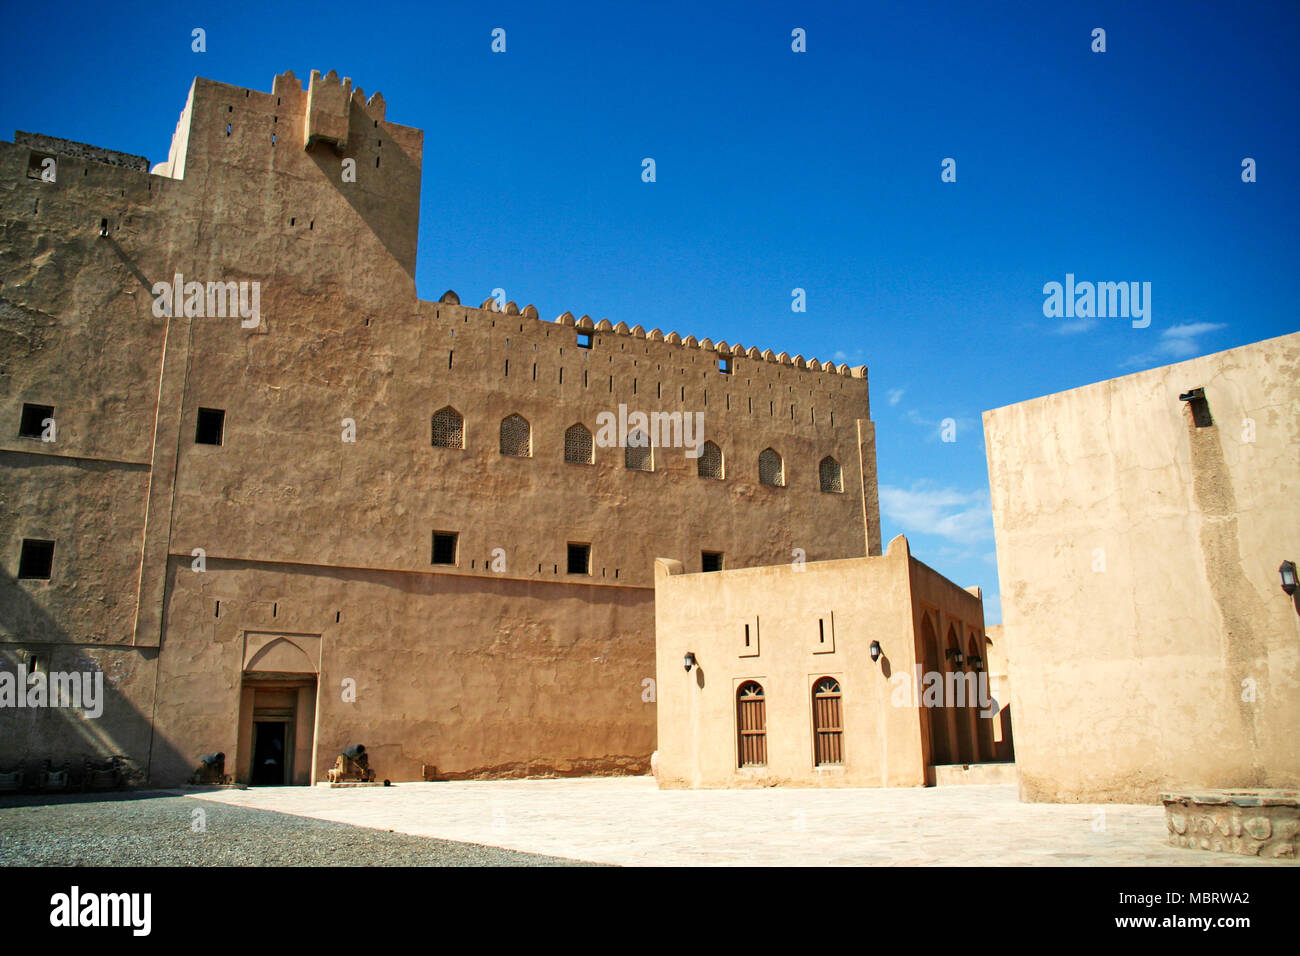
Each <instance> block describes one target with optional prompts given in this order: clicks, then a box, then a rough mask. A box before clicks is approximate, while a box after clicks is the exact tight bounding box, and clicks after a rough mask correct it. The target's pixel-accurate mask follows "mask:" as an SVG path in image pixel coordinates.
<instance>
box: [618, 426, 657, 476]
mask: <svg viewBox="0 0 1300 956" xmlns="http://www.w3.org/2000/svg"><path fill="white" fill-rule="evenodd" d="M623 464H624V465H625V466H626V467H627V468H629V469H631V470H632V471H654V470H655V455H654V449H653V448H651V447H650V436H649V435H647V434H646V433H645V432H643V431H641V429H639V428H638V429H636V430H635V431H633V432H630V433H629V434H628V436H627V447H626V448H624V449H623Z"/></svg>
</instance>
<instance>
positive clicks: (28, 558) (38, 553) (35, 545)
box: [18, 538, 54, 581]
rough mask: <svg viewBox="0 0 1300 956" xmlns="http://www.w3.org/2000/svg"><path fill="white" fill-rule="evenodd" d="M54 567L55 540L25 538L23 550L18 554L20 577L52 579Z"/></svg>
mask: <svg viewBox="0 0 1300 956" xmlns="http://www.w3.org/2000/svg"><path fill="white" fill-rule="evenodd" d="M53 567H54V542H53V541H42V540H40V539H37V538H23V547H22V551H21V552H20V553H19V555H18V577H19V578H31V579H34V580H45V581H48V580H49V579H50V571H51V569H52V568H53Z"/></svg>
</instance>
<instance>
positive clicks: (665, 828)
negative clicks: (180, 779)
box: [185, 777, 1294, 866]
mask: <svg viewBox="0 0 1300 956" xmlns="http://www.w3.org/2000/svg"><path fill="white" fill-rule="evenodd" d="M185 793H186V794H187V795H189V796H194V797H196V798H198V799H201V800H206V801H211V802H214V803H223V804H229V805H233V806H240V807H249V808H257V809H263V810H275V811H278V812H280V813H286V814H293V815H297V816H304V817H313V818H315V819H318V820H328V821H333V822H337V823H348V824H352V825H355V826H360V827H373V828H375V829H379V830H392V831H394V832H396V833H404V834H410V835H413V836H423V837H437V838H439V839H442V840H451V841H458V842H461V843H469V844H482V845H486V846H495V847H502V848H506V849H510V850H517V851H521V852H524V853H530V854H540V855H544V856H550V857H567V858H570V859H574V860H585V861H590V862H597V863H614V864H623V865H642V866H645V865H648V866H680V865H688V866H689V865H700V864H703V865H729V864H753V865H796V866H803V865H817V864H852V865H876V866H880V865H935V864H938V865H955V866H970V865H977V866H1033V865H1043V864H1045V865H1058V866H1059V865H1065V866H1097V865H1109V866H1198V865H1200V866H1252V865H1253V866H1294V864H1293V863H1290V862H1285V861H1275V860H1270V861H1264V860H1256V859H1252V858H1247V857H1241V856H1233V855H1231V854H1224V853H1210V852H1206V851H1200V850H1185V849H1179V848H1176V847H1171V846H1169V845H1168V844H1167V843H1166V842H1165V839H1166V831H1165V823H1164V809H1163V808H1162V807H1159V806H1129V805H1117V804H1109V805H1105V806H1100V805H1085V804H1068V805H1063V804H1042V803H1020V802H1019V801H1018V800H1017V799H1016V788H1015V786H1014V785H1000V786H957V787H934V788H928V789H887V790H843V789H836V790H801V789H793V788H769V789H761V790H693V791H692V790H659V789H658V788H657V787H656V786H655V782H654V780H653V778H651V777H595V778H593V777H588V778H579V779H561V780H505V781H458V782H444V783H404V784H395V785H394V786H392V787H369V788H356V789H335V790H331V789H328V788H326V787H281V788H257V789H251V790H218V791H208V792H200V793H196V792H195V791H185Z"/></svg>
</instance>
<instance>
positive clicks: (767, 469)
mask: <svg viewBox="0 0 1300 956" xmlns="http://www.w3.org/2000/svg"><path fill="white" fill-rule="evenodd" d="M758 482H759V484H762V485H771V486H772V487H774V488H781V487H784V485H785V464H784V463H783V462H782V461H781V456H780V455H778V454H777V453H776V452H775V451H773V450H772V449H771V448H764V449H763V450H762V451H761V452H759V453H758Z"/></svg>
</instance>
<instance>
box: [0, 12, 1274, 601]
mask: <svg viewBox="0 0 1300 956" xmlns="http://www.w3.org/2000/svg"><path fill="white" fill-rule="evenodd" d="M303 11H308V12H303ZM6 20H7V23H6V30H5V33H4V36H3V37H2V38H0V50H3V52H4V56H3V58H0V81H2V83H0V89H3V91H4V92H3V93H0V104H2V108H0V135H3V136H5V137H6V138H7V137H9V136H10V135H11V133H12V131H13V130H14V129H24V130H30V131H34V132H44V133H49V134H51V135H56V136H64V137H67V138H70V139H76V140H81V141H84V142H90V143H94V144H96V145H100V146H107V147H111V148H117V149H122V150H125V151H128V152H133V153H141V154H144V155H145V156H148V157H149V159H150V160H151V161H152V162H157V161H159V160H161V159H164V158H165V157H166V153H167V147H168V144H169V142H170V138H171V134H172V130H173V129H174V127H175V123H176V118H177V116H178V114H179V112H180V109H181V107H182V106H183V105H184V100H185V95H186V92H187V90H188V87H189V83H190V80H191V78H192V77H193V76H195V75H202V76H207V77H211V78H213V79H216V80H220V81H222V82H226V83H232V84H237V85H240V86H247V87H251V88H253V89H261V90H268V91H269V89H270V84H271V78H272V76H273V75H274V74H276V73H278V72H281V71H283V70H285V69H292V70H293V71H294V72H295V73H296V74H297V75H298V76H299V77H300V78H302V77H306V76H307V75H308V73H309V71H310V70H311V69H313V68H317V69H321V70H323V71H324V70H330V69H335V70H337V71H338V72H339V73H340V75H346V76H350V77H352V78H353V82H354V84H356V85H360V86H361V87H363V88H364V89H365V90H366V91H367V93H371V92H374V91H375V90H380V91H382V92H383V94H384V98H385V100H386V101H387V103H388V117H389V119H390V120H393V121H394V122H399V123H405V124H409V125H412V126H418V127H420V128H422V129H424V130H425V131H426V135H425V155H424V183H423V193H422V210H421V221H420V253H419V263H418V270H417V282H418V286H419V292H420V295H421V296H422V297H423V298H426V299H431V298H437V297H438V296H439V295H441V294H442V292H443V291H444V290H445V289H448V288H452V289H455V290H456V291H457V292H458V293H459V294H460V295H461V297H462V299H463V300H464V301H466V302H475V303H477V302H479V301H481V300H482V299H484V298H486V297H487V296H488V294H489V293H490V291H491V290H492V289H493V288H496V287H498V286H500V287H502V288H504V289H505V290H506V293H507V295H508V297H509V298H511V299H514V300H516V301H518V302H519V304H520V305H521V306H522V305H524V304H526V303H529V302H531V303H533V304H535V305H536V306H537V307H538V309H539V310H540V312H541V314H542V316H543V317H546V318H551V317H554V316H556V315H558V314H559V313H561V312H564V311H566V310H568V311H572V312H573V313H574V314H576V315H581V314H583V313H589V314H590V315H591V316H592V317H593V318H602V317H608V318H609V319H610V320H611V321H613V322H618V321H620V320H622V321H626V322H627V323H628V324H629V325H633V324H636V323H640V324H642V325H644V326H645V327H646V328H651V327H655V326H658V327H660V328H663V329H664V330H665V331H667V330H670V329H675V330H677V331H678V332H679V333H681V334H682V335H683V336H685V335H687V334H694V335H696V336H697V337H704V336H708V337H710V338H712V339H714V340H715V341H717V340H719V339H725V340H726V341H729V342H736V341H740V342H743V343H744V344H745V345H747V346H748V345H757V346H759V347H760V348H771V349H773V350H774V351H778V352H779V351H783V350H784V351H788V352H790V354H792V355H793V354H796V353H802V354H803V355H804V356H806V357H809V358H811V357H814V356H815V357H819V358H823V359H827V358H833V359H836V360H837V361H847V362H849V363H850V364H854V365H856V364H866V365H867V366H868V367H869V369H870V376H871V386H872V413H873V418H874V419H875V421H876V423H877V434H878V440H879V449H878V454H879V468H880V483H881V497H882V504H883V510H884V518H883V522H884V536H885V539H886V540H888V539H889V538H890V537H892V536H893V535H894V534H897V533H899V532H902V533H905V534H907V535H908V537H909V539H910V540H911V542H912V549H913V553H914V554H916V555H917V556H918V557H920V558H921V559H922V560H924V561H926V562H927V563H930V564H932V565H933V566H934V567H936V568H937V569H939V570H940V571H942V572H943V573H945V574H947V575H948V576H950V577H952V578H953V579H954V580H956V581H957V582H958V583H959V584H962V585H969V584H979V585H980V586H982V587H983V588H984V589H985V592H986V595H997V593H998V590H999V589H998V583H997V569H996V565H995V563H994V559H993V536H992V526H991V519H990V514H989V507H988V477H987V472H986V465H985V455H984V440H983V435H982V431H981V428H980V413H981V412H982V411H983V410H985V409H989V408H996V407H998V406H1001V405H1006V404H1009V403H1012V402H1017V401H1021V400H1024V399H1028V398H1032V397H1035V396H1038V395H1043V394H1047V393H1050V392H1056V391H1060V390H1062V389H1067V388H1072V387H1075V386H1079V385H1084V384H1087V383H1089V382H1095V381H1099V380H1102V379H1106V378H1111V377H1114V376H1116V375H1121V374H1125V373H1127V372H1132V371H1137V370H1140V369H1142V368H1149V367H1152V366H1155V365H1161V364H1165V363H1167V362H1171V361H1176V360H1179V359H1183V358H1188V357H1191V356H1194V355H1200V354H1205V353H1207V352H1214V351H1219V350H1222V349H1226V348H1232V347H1234V346H1237V345H1242V344H1245V343H1247V342H1252V341H1257V340H1259V339H1263V338H1268V337H1271V336H1275V335H1281V334H1284V333H1287V332H1292V331H1295V330H1296V329H1297V327H1298V326H1300V320H1298V319H1297V314H1296V309H1295V302H1296V296H1295V273H1296V271H1297V270H1296V267H1295V266H1296V262H1297V258H1298V256H1297V251H1298V250H1297V245H1298V243H1300V239H1298V237H1300V229H1297V213H1298V212H1300V186H1297V180H1296V177H1295V173H1294V171H1293V170H1292V169H1291V168H1290V166H1288V163H1289V162H1291V160H1292V159H1294V158H1295V157H1296V156H1297V155H1300V149H1298V144H1297V130H1298V129H1300V126H1298V124H1297V118H1298V111H1297V97H1298V96H1300V76H1298V75H1297V74H1298V73H1300V68H1298V67H1297V65H1296V63H1297V57H1296V56H1295V50H1296V48H1297V40H1300V5H1297V4H1296V3H1295V2H1287V0H1269V2H1260V3H1250V2H1233V3H1227V2H1224V3H1218V4H1196V3H1181V2H1180V3H1167V4H1166V3H1128V2H1124V3H1110V4H1104V3H1103V4H1069V3H971V2H962V0H954V2H949V3H899V4H888V5H877V4H849V3H843V2H826V3H797V4H796V3H790V4H764V3H745V4H741V3H715V4H708V5H705V4H700V3H696V2H688V3H654V4H645V5H632V4H612V3H592V4H585V3H561V4H545V5H542V4H536V3H491V2H486V3H484V2H478V3H472V4H471V3H464V4H437V3H413V4H409V5H406V4H391V5H386V4H379V3H374V4H358V3H340V4H332V3H329V2H318V3H313V4H311V5H309V6H304V7H303V8H302V10H299V9H298V8H297V6H296V5H290V4H282V3H270V4H265V3H263V4H240V3H231V4H186V3H173V4H158V3H149V4H134V5H131V4H123V5H113V4H105V3H97V4H93V5H78V4H75V3H74V4H63V5H59V6H58V7H57V8H51V7H49V6H48V5H43V4H24V5H21V6H19V5H16V4H10V5H9V9H8V10H7V12H6ZM194 27H202V28H203V29H204V30H206V33H207V51H206V52H204V53H195V52H192V50H191V39H190V31H191V29H193V28H194ZM497 27H500V28H503V29H504V30H505V31H506V52H505V53H504V54H497V53H493V52H492V51H491V49H490V44H491V32H492V30H493V29H494V28H497ZM1096 27H1101V28H1103V29H1105V31H1106V52H1105V53H1093V52H1092V51H1091V49H1090V47H1091V44H1092V38H1091V33H1092V30H1093V29H1094V28H1096ZM795 28H801V29H803V30H805V31H806V36H807V52H805V53H795V52H793V51H792V50H791V31H792V30H793V29H795ZM645 157H652V158H654V160H655V163H656V173H657V181H656V182H654V183H645V182H642V180H641V169H642V165H641V163H642V159H643V158H645ZM947 157H951V158H953V159H955V160H956V163H957V167H956V172H957V179H956V182H953V183H944V182H941V181H940V172H941V170H940V163H941V161H942V160H943V159H944V158H947ZM1245 157H1251V158H1253V159H1255V160H1256V163H1257V176H1258V181H1257V182H1255V183H1249V184H1248V183H1243V182H1242V180H1241V162H1242V159H1243V158H1245ZM1066 273H1074V274H1075V275H1076V276H1077V277H1078V279H1079V280H1080V281H1082V280H1091V281H1138V282H1150V283H1151V286H1152V293H1151V318H1152V321H1151V324H1150V326H1149V327H1148V328H1145V329H1135V328H1132V326H1131V323H1130V322H1129V321H1127V320H1125V319H1121V318H1102V319H1094V320H1090V321H1089V320H1079V319H1073V320H1070V319H1048V318H1045V317H1044V315H1043V301H1044V295H1043V291H1042V290H1043V285H1044V283H1046V282H1050V281H1057V282H1064V280H1065V275H1066ZM795 287H799V288H803V289H805V290H806V294H807V312H806V313H802V314H796V313H793V312H792V311H791V308H790V303H791V290H792V289H793V288H795ZM944 419H953V421H954V422H955V425H956V440H955V441H953V442H944V441H941V440H940V428H941V422H942V421H943V420H944ZM988 612H989V619H990V621H991V622H992V621H996V620H998V619H999V614H1000V611H999V608H998V604H997V601H996V599H993V600H991V601H990V602H989V607H988Z"/></svg>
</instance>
